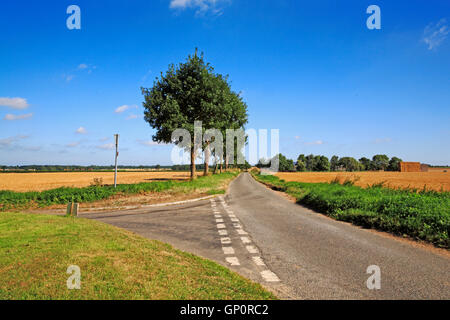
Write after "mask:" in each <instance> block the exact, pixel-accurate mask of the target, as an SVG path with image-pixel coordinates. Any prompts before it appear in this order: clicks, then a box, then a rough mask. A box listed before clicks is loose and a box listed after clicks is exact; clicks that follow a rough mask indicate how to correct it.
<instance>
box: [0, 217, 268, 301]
mask: <svg viewBox="0 0 450 320" xmlns="http://www.w3.org/2000/svg"><path fill="white" fill-rule="evenodd" d="M70 265H77V266H79V267H80V270H81V289H80V290H69V289H67V285H66V281H67V279H68V277H69V276H70V275H69V274H67V273H66V272H67V268H68V267H69V266H70ZM274 298H275V297H274V296H273V295H272V294H271V293H269V292H268V291H266V290H264V289H263V288H262V287H261V286H260V285H259V284H256V283H253V282H251V281H250V280H247V279H245V278H243V277H241V276H239V275H238V274H236V273H234V272H232V271H230V270H228V269H226V268H224V267H222V266H220V265H218V264H216V263H214V262H212V261H209V260H206V259H203V258H199V257H197V256H194V255H192V254H188V253H184V252H181V251H178V250H175V249H173V248H172V247H171V246H170V245H168V244H164V243H161V242H158V241H150V240H147V239H145V238H142V237H140V236H138V235H136V234H133V233H131V232H128V231H126V230H122V229H119V228H116V227H113V226H110V225H106V224H103V223H101V222H98V221H92V220H87V219H77V218H72V217H58V216H49V215H34V214H24V213H6V212H4V213H1V214H0V299H154V300H158V299H170V300H172V299H274Z"/></svg>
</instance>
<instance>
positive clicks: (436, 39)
mask: <svg viewBox="0 0 450 320" xmlns="http://www.w3.org/2000/svg"><path fill="white" fill-rule="evenodd" d="M448 34H449V27H448V24H447V20H446V19H441V20H439V21H438V22H437V23H430V24H429V25H428V26H426V27H425V30H424V32H423V39H422V40H423V42H425V43H426V44H427V45H428V50H433V49H435V48H437V47H439V46H440V45H441V43H442V42H443V41H444V40H445V39H446V38H447V35H448Z"/></svg>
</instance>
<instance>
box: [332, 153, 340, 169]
mask: <svg viewBox="0 0 450 320" xmlns="http://www.w3.org/2000/svg"><path fill="white" fill-rule="evenodd" d="M338 169H339V157H338V156H332V157H331V160H330V170H331V171H337V170H338Z"/></svg>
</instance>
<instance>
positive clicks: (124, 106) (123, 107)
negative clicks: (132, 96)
mask: <svg viewBox="0 0 450 320" xmlns="http://www.w3.org/2000/svg"><path fill="white" fill-rule="evenodd" d="M133 108H137V106H129V105H126V104H125V105H123V106H120V107H117V108H116V110H115V111H114V112H115V113H123V112H125V111H127V110H129V109H133Z"/></svg>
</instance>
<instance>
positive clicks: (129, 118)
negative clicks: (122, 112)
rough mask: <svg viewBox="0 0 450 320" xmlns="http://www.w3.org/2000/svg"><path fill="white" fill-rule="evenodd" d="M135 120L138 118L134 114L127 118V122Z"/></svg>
mask: <svg viewBox="0 0 450 320" xmlns="http://www.w3.org/2000/svg"><path fill="white" fill-rule="evenodd" d="M137 118H138V116H137V115H135V114H130V115H129V116H128V117H127V120H133V119H137Z"/></svg>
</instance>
